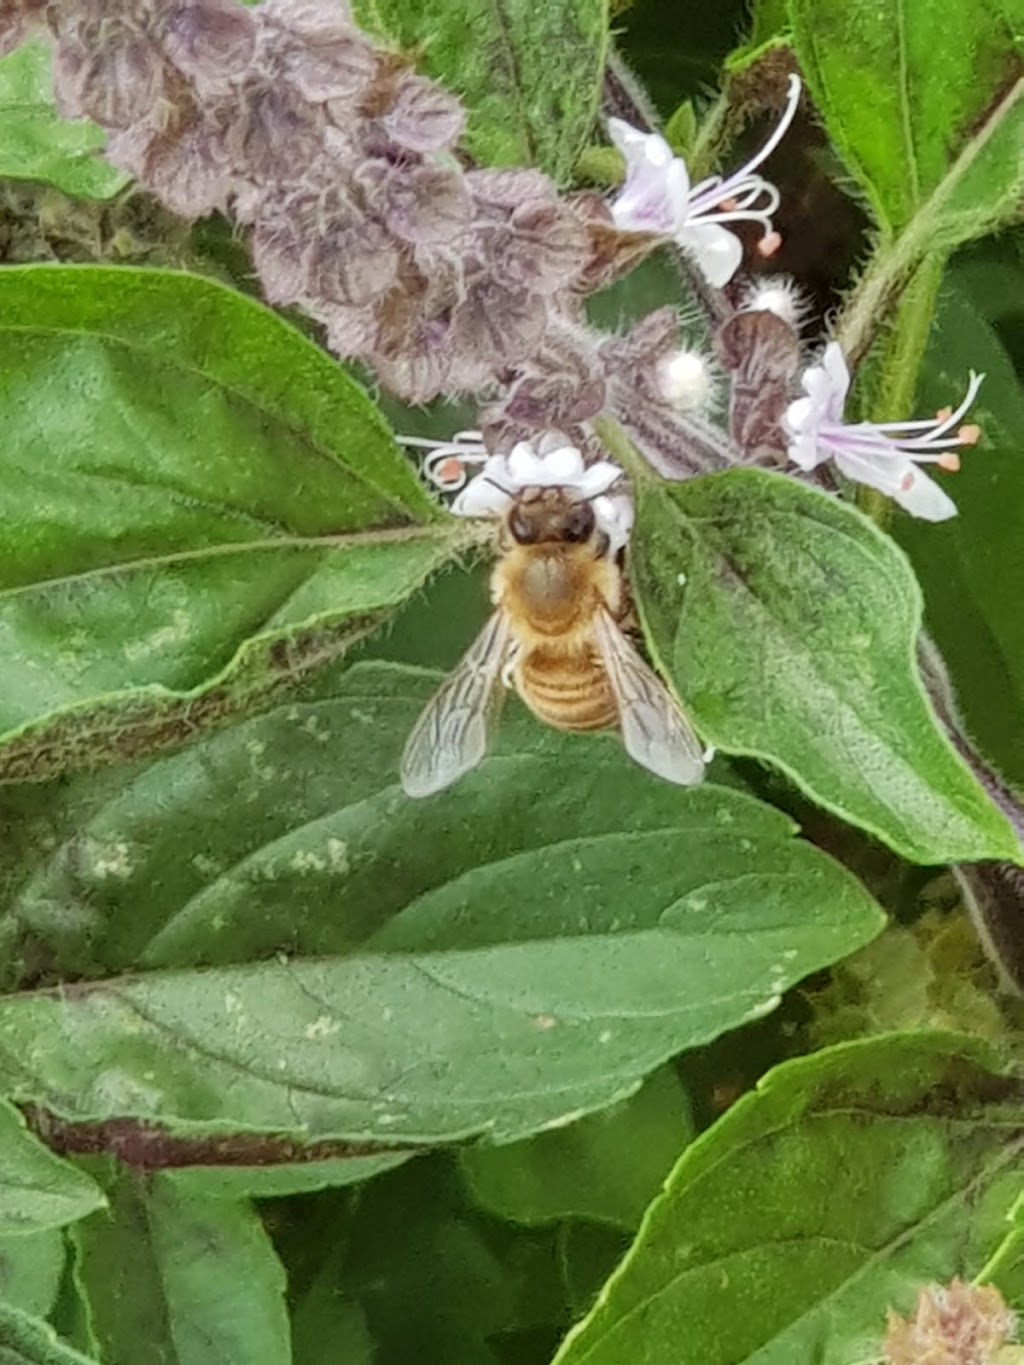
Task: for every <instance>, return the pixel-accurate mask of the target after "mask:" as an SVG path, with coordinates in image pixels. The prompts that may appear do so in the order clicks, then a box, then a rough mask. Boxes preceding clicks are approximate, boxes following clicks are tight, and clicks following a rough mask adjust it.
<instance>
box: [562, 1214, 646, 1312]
mask: <svg viewBox="0 0 1024 1365" xmlns="http://www.w3.org/2000/svg"><path fill="white" fill-rule="evenodd" d="M629 1242H630V1239H629V1236H628V1234H626V1233H623V1232H621V1231H620V1230H619V1229H617V1228H613V1227H611V1226H610V1225H609V1224H607V1223H563V1224H562V1225H561V1227H560V1228H559V1230H558V1244H559V1259H560V1261H561V1267H562V1279H563V1281H564V1283H565V1290H566V1295H567V1297H568V1300H569V1306H570V1308H571V1310H572V1319H573V1321H574V1322H575V1321H577V1320H578V1319H580V1318H582V1317H583V1316H584V1314H585V1313H589V1311H590V1309H591V1308H592V1307H593V1305H594V1301H595V1299H596V1298H597V1296H598V1293H599V1292H600V1290H601V1288H602V1286H603V1285H604V1282H605V1280H607V1279H608V1277H609V1275H610V1274H611V1273H612V1271H613V1270H614V1269H615V1267H616V1266H617V1265H618V1263H619V1262H620V1261H621V1260H622V1258H623V1256H625V1254H626V1252H627V1251H628V1250H629Z"/></svg>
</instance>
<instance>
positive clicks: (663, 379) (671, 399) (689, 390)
mask: <svg viewBox="0 0 1024 1365" xmlns="http://www.w3.org/2000/svg"><path fill="white" fill-rule="evenodd" d="M655 376H656V378H655V384H656V387H657V390H658V392H659V394H660V395H661V397H662V398H663V399H664V400H665V402H666V403H668V404H669V406H670V407H673V408H676V409H677V410H678V411H679V412H703V411H704V410H705V409H706V408H707V407H708V405H709V404H710V402H711V397H712V393H713V392H714V377H713V374H712V370H711V366H710V364H709V363H708V361H707V359H706V358H705V357H704V356H702V355H701V354H700V352H699V351H695V350H691V349H688V348H681V349H680V350H678V351H674V352H673V353H672V354H671V355H667V356H664V357H663V358H662V359H661V360H659V361H658V363H657V366H656V369H655Z"/></svg>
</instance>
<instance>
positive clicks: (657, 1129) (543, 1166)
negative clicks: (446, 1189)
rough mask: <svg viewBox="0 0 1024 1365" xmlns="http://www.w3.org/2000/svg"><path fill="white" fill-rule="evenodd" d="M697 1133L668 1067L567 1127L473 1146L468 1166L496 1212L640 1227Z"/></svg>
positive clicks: (480, 1194) (526, 1218) (475, 1188)
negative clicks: (504, 1142)
mask: <svg viewBox="0 0 1024 1365" xmlns="http://www.w3.org/2000/svg"><path fill="white" fill-rule="evenodd" d="M693 1132H694V1129H693V1120H692V1118H691V1116H690V1112H689V1105H688V1103H687V1098H686V1094H685V1092H684V1091H683V1089H682V1087H681V1086H680V1084H679V1081H678V1079H677V1078H676V1076H675V1075H674V1073H673V1072H672V1071H670V1070H669V1069H668V1068H663V1069H662V1070H661V1071H658V1072H655V1074H654V1075H653V1076H651V1077H650V1078H649V1080H648V1081H647V1082H646V1084H645V1085H644V1086H643V1088H642V1089H641V1090H639V1091H638V1092H637V1094H635V1095H633V1096H632V1097H631V1098H630V1099H628V1100H625V1101H623V1103H621V1104H619V1105H615V1106H613V1107H612V1108H610V1109H606V1110H604V1111H603V1112H602V1113H600V1114H591V1115H590V1116H589V1117H587V1118H585V1119H580V1121H579V1122H578V1123H572V1124H570V1125H569V1126H568V1127H567V1128H555V1129H553V1130H552V1131H550V1132H547V1133H539V1134H538V1135H537V1136H536V1137H534V1138H530V1139H529V1140H528V1141H527V1142H513V1143H509V1144H508V1145H507V1146H504V1147H493V1146H489V1145H484V1144H477V1145H476V1146H473V1147H469V1148H467V1149H466V1150H465V1151H463V1153H462V1169H463V1171H464V1173H465V1175H466V1178H467V1180H468V1182H469V1188H470V1190H471V1192H472V1195H473V1198H474V1199H475V1200H476V1201H477V1203H478V1204H479V1205H480V1207H481V1208H482V1209H485V1210H486V1211H487V1212H489V1213H492V1214H494V1215H495V1216H496V1217H498V1218H505V1219H509V1220H511V1221H512V1222H514V1223H525V1224H544V1223H554V1222H558V1221H559V1220H561V1219H566V1218H590V1219H593V1220H594V1221H595V1222H605V1223H611V1224H612V1225H614V1226H617V1227H622V1228H628V1229H635V1228H636V1227H637V1225H638V1224H639V1222H640V1217H641V1215H642V1213H643V1211H644V1209H645V1208H646V1207H647V1205H648V1204H649V1203H650V1202H651V1200H652V1199H653V1197H654V1196H655V1194H657V1192H658V1190H659V1189H660V1188H661V1184H662V1182H663V1181H664V1179H665V1176H666V1175H667V1174H668V1171H669V1170H670V1168H671V1166H672V1164H673V1162H674V1161H675V1159H676V1158H677V1157H678V1155H679V1153H680V1151H681V1150H682V1149H683V1147H685V1146H686V1144H687V1143H688V1142H689V1141H690V1139H691V1138H692V1137H693Z"/></svg>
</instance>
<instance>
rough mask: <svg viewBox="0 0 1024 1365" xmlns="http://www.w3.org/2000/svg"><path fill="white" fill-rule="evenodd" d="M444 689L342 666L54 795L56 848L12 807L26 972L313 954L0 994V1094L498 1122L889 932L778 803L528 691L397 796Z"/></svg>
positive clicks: (109, 1106) (171, 1119)
mask: <svg viewBox="0 0 1024 1365" xmlns="http://www.w3.org/2000/svg"><path fill="white" fill-rule="evenodd" d="M436 682H437V678H436V675H432V674H427V673H424V672H422V671H420V670H413V669H408V668H402V667H399V666H396V665H385V664H377V665H360V666H358V667H355V668H353V669H351V670H349V672H348V673H346V674H345V675H343V677H342V678H341V680H340V682H338V683H336V684H335V693H334V695H333V696H332V697H331V698H330V699H325V700H323V701H320V702H312V703H305V704H301V705H300V704H293V705H289V706H287V707H281V708H279V710H278V711H276V712H275V713H273V714H272V715H269V716H266V717H261V718H259V719H257V720H253V721H250V722H249V723H248V724H246V725H244V726H239V727H237V728H235V729H233V730H232V731H230V732H227V733H224V734H220V735H216V736H212V737H210V738H209V739H208V740H206V741H204V742H202V743H199V744H196V745H195V746H193V747H192V748H190V749H189V750H187V751H186V752H184V753H182V754H179V755H176V756H174V757H173V758H168V759H164V760H161V761H159V762H157V763H154V764H152V765H150V766H149V767H148V768H145V769H142V770H141V771H139V772H138V773H137V774H135V775H134V777H132V778H128V777H127V776H126V775H124V774H109V775H106V780H105V782H104V783H103V784H99V786H98V787H97V788H95V789H94V788H93V787H92V786H91V784H89V783H87V782H82V783H81V784H80V786H79V790H78V794H77V796H76V794H75V793H74V792H73V793H72V794H71V796H70V800H71V806H70V807H69V808H68V810H67V811H64V812H62V811H60V810H57V811H54V812H53V813H52V814H53V818H55V819H56V820H57V822H58V827H61V826H62V825H63V822H64V821H65V820H68V821H69V822H70V825H71V826H72V828H73V829H74V832H73V833H71V835H70V842H68V843H66V844H65V846H64V849H63V851H62V849H61V848H60V846H59V845H58V846H56V847H55V846H54V841H52V840H50V841H49V847H47V842H48V841H47V838H46V836H45V834H44V832H43V830H42V829H41V828H40V827H39V826H38V825H36V824H34V823H30V825H29V829H28V830H27V831H26V832H25V834H26V837H29V834H30V832H31V840H32V844H33V853H32V856H33V857H35V856H39V854H40V853H41V854H42V865H41V866H40V867H39V868H38V870H37V872H36V874H35V875H34V876H30V878H29V880H28V882H26V885H25V886H24V888H23V890H22V892H21V894H20V895H16V896H15V897H14V898H13V914H14V915H16V916H18V917H19V918H20V919H21V921H22V923H21V925H20V926H16V929H17V930H18V931H20V932H21V933H23V934H24V933H25V931H26V929H28V928H29V926H30V925H31V926H32V927H31V931H30V934H29V936H28V937H29V938H30V939H34V942H32V943H31V944H29V943H27V944H26V948H27V950H28V951H29V954H30V957H31V959H32V960H33V961H34V962H35V964H36V966H37V968H38V963H39V961H40V960H41V959H45V956H46V954H47V953H50V954H51V955H52V956H55V957H56V960H57V961H61V960H62V959H63V960H64V961H65V962H66V963H70V962H72V961H74V962H77V963H78V964H79V965H78V972H79V974H81V973H82V971H83V970H87V971H88V970H91V971H93V972H95V971H103V970H107V971H111V970H119V969H123V968H124V967H127V966H129V965H132V964H141V965H145V966H148V967H154V966H157V965H159V966H163V967H186V966H191V965H194V964H195V963H196V962H197V961H198V962H225V961H238V960H239V959H245V958H254V957H255V958H265V957H266V956H267V955H268V954H272V953H274V952H275V951H280V950H281V949H282V948H287V949H288V950H290V951H293V952H296V953H299V954H301V955H302V957H301V958H300V959H299V960H294V961H261V962H258V963H257V964H255V965H252V966H243V967H236V968H233V969H227V970H220V971H188V970H182V971H173V970H172V971H161V972H153V973H151V974H149V975H143V976H139V977H129V978H124V979H121V980H110V981H104V982H99V983H96V984H94V985H90V984H87V983H83V984H80V985H78V986H77V987H76V989H75V991H74V993H73V994H72V995H67V996H63V995H53V994H50V993H48V992H45V991H39V992H34V993H25V994H21V995H17V996H12V997H8V998H6V999H4V1000H2V1001H0V1040H2V1042H3V1052H2V1053H0V1077H2V1078H3V1079H4V1080H6V1082H7V1084H8V1086H9V1087H13V1093H15V1094H16V1095H18V1096H19V1097H26V1098H35V1099H37V1100H39V1101H40V1102H41V1103H42V1104H44V1105H45V1106H46V1107H47V1108H54V1109H56V1110H57V1111H58V1112H60V1113H63V1114H67V1115H69V1116H70V1117H74V1118H76V1119H86V1118H93V1119H98V1118H104V1117H112V1116H114V1115H126V1114H128V1115H130V1114H137V1115H145V1116H147V1117H150V1118H152V1119H155V1120H157V1119H159V1120H162V1121H165V1122H166V1123H168V1124H169V1125H170V1126H171V1127H172V1128H174V1129H175V1130H179V1131H189V1132H193V1133H194V1132H197V1131H205V1130H206V1128H207V1127H210V1126H212V1128H213V1129H214V1130H217V1131H222V1130H225V1129H227V1130H235V1129H241V1130H249V1129H260V1130H263V1131H282V1132H297V1133H298V1134H299V1135H302V1136H305V1137H307V1138H309V1139H312V1140H315V1139H317V1138H330V1137H338V1138H347V1137H351V1138H353V1139H354V1140H358V1139H360V1138H365V1137H372V1138H376V1139H377V1140H382V1141H384V1142H385V1143H389V1142H390V1143H392V1144H396V1145H400V1144H402V1143H408V1142H410V1141H412V1142H419V1141H443V1140H449V1139H451V1138H454V1137H457V1136H462V1135H468V1134H472V1133H479V1132H488V1133H490V1134H491V1135H492V1136H495V1137H498V1138H503V1139H512V1138H515V1137H517V1136H523V1135H526V1134H528V1133H530V1132H533V1131H535V1130H537V1129H538V1128H540V1127H543V1126H544V1125H545V1124H551V1123H552V1122H554V1121H556V1120H559V1121H561V1120H565V1119H566V1118H567V1116H568V1115H570V1114H577V1113H579V1114H583V1113H585V1112H588V1111H590V1110H593V1109H597V1108H601V1107H603V1106H604V1105H607V1104H609V1103H612V1102H614V1101H615V1100H618V1099H622V1098H624V1097H626V1096H627V1095H629V1094H630V1093H631V1092H632V1091H633V1090H634V1089H636V1087H637V1086H638V1084H639V1082H640V1080H641V1079H642V1077H643V1076H644V1075H645V1074H646V1073H647V1072H648V1071H651V1070H653V1069H654V1067H656V1066H657V1065H658V1064H659V1063H660V1062H662V1061H664V1060H665V1059H666V1058H667V1057H669V1056H671V1055H673V1054H674V1053H676V1052H678V1051H679V1050H680V1049H681V1048H685V1047H692V1046H696V1045H697V1044H699V1043H701V1042H703V1041H705V1040H707V1039H708V1038H711V1037H714V1036H715V1035H716V1034H718V1033H721V1032H722V1031H723V1030H724V1029H727V1028H732V1027H735V1026H736V1025H737V1024H739V1023H741V1022H743V1021H745V1020H748V1019H753V1018H756V1017H759V1016H760V1015H762V1014H764V1013H766V1012H767V1011H769V1010H771V1009H772V1008H773V1007H774V1005H775V1004H776V1003H777V1000H778V997H779V994H780V993H781V992H782V991H784V990H786V989H787V988H788V987H789V986H790V985H791V984H792V983H793V982H795V981H797V980H799V979H800V978H801V977H803V976H805V975H807V974H808V973H809V972H812V971H815V970H817V969H818V968H820V967H821V966H823V965H825V964H826V963H829V962H833V961H835V960H836V959H837V958H839V957H842V956H843V955H844V954H846V953H849V952H851V951H853V950H854V949H855V948H857V947H859V946H860V945H861V944H863V943H864V942H866V941H867V940H868V939H870V938H871V937H873V936H874V934H875V933H877V932H878V930H879V928H880V927H881V923H882V917H881V914H880V912H879V910H878V908H877V906H876V905H875V904H874V902H873V901H872V900H871V898H870V897H869V896H868V895H867V893H866V892H865V891H864V890H863V888H862V887H861V886H860V885H859V883H857V882H856V881H855V880H854V879H853V878H852V877H851V876H850V875H849V874H848V873H847V872H845V870H844V869H842V868H841V867H839V866H838V865H837V864H835V863H833V862H832V861H831V860H829V859H828V858H827V857H825V856H824V855H823V854H821V853H820V852H818V851H817V850H816V849H814V848H812V847H810V846H809V845H808V844H806V843H803V842H800V841H796V840H794V839H793V837H792V836H793V832H794V829H793V826H792V825H791V824H790V822H789V821H788V820H787V819H786V818H785V817H784V816H782V815H780V814H779V813H778V812H776V811H774V810H772V809H770V808H769V807H766V806H763V805H761V804H760V803H758V802H756V801H754V800H753V799H752V798H750V797H747V796H745V795H743V794H741V793H739V792H735V791H731V790H728V789H725V788H718V787H716V786H714V785H713V784H711V783H709V784H707V785H705V786H704V787H702V788H699V789H697V790H694V791H689V792H686V791H682V790H680V789H679V788H676V787H672V786H670V785H668V784H665V783H659V782H657V781H656V780H654V779H653V778H651V777H650V776H649V774H647V773H646V772H645V771H644V770H642V769H641V768H639V767H637V766H636V765H635V764H632V763H630V762H629V761H628V759H626V757H625V756H624V754H623V752H622V750H621V748H620V746H619V745H618V743H617V742H616V741H615V740H614V739H613V738H612V737H610V736H608V737H602V738H599V739H593V740H589V741H588V740H587V739H585V738H578V737H573V736H568V735H564V734H556V733H555V732H552V731H549V730H544V729H542V728H541V727H539V726H538V725H537V724H536V723H535V722H534V721H533V720H532V718H528V717H525V716H524V715H523V714H522V712H521V710H519V709H518V708H517V709H515V710H513V708H512V707H510V708H509V711H510V714H509V716H508V717H507V720H506V723H505V724H504V726H503V734H502V744H501V746H500V747H499V750H498V752H497V754H496V756H495V757H493V758H492V759H490V760H489V761H487V762H486V763H485V764H484V765H482V767H481V768H480V769H479V770H478V771H477V772H475V773H473V774H471V775H470V776H469V777H467V778H466V779H465V781H464V782H462V783H461V784H459V785H458V786H456V787H455V788H454V789H453V790H452V791H450V792H447V793H445V794H443V795H441V796H438V797H437V798H435V799H432V800H431V801H430V802H427V803H424V802H414V801H409V800H407V799H406V798H405V797H403V796H402V794H401V792H400V791H399V789H398V787H397V783H396V769H397V760H398V755H399V753H400V751H401V748H402V744H403V742H404V739H405V736H406V735H407V733H408V731H409V729H410V727H411V726H412V724H413V721H414V720H415V717H416V715H417V713H418V711H419V710H420V708H421V707H422V705H423V703H424V702H425V701H426V699H427V698H428V696H429V695H430V693H431V691H432V690H433V688H434V687H435V686H436ZM98 792H105V793H106V799H105V801H98V800H97V793H98ZM90 793H91V794H90ZM77 801H81V802H82V805H81V806H79V805H77ZM89 810H91V812H92V813H91V815H87V814H86V812H87V811H89ZM211 811H216V812H217V813H218V818H217V819H216V820H211V818H210V812H211ZM183 850H188V856H187V857H183V856H182V851H183ZM11 928H12V926H11V925H10V923H8V925H7V933H8V935H10V933H11ZM88 954H92V955H93V956H92V961H91V963H90V962H88V961H87V960H86V956H87V955H88ZM310 957H315V958H317V959H318V960H309V958H310ZM4 1030H7V1031H6V1032H5V1031H4ZM496 1056H500V1057H501V1058H502V1065H501V1066H500V1067H495V1065H494V1058H495V1057H496ZM441 1059H443V1064H442V1061H441Z"/></svg>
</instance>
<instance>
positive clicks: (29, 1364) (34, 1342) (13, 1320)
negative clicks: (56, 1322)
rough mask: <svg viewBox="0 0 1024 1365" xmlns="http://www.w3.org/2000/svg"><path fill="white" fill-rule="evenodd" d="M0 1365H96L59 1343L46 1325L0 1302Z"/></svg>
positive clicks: (51, 1329)
mask: <svg viewBox="0 0 1024 1365" xmlns="http://www.w3.org/2000/svg"><path fill="white" fill-rule="evenodd" d="M0 1365H97V1362H96V1361H94V1360H91V1359H90V1358H89V1357H88V1356H83V1355H81V1354H80V1353H79V1352H78V1351H76V1350H74V1349H73V1348H72V1347H70V1346H68V1345H66V1344H65V1343H64V1342H62V1341H59V1340H58V1338H57V1334H56V1332H55V1331H54V1330H53V1328H52V1327H51V1326H50V1325H49V1324H48V1323H46V1322H42V1321H40V1319H39V1318H36V1317H33V1316H31V1315H30V1314H29V1313H24V1312H22V1311H21V1309H20V1308H15V1307H12V1306H11V1305H10V1304H6V1303H4V1302H2V1301H0ZM104 1365H106V1363H105V1362H104Z"/></svg>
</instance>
